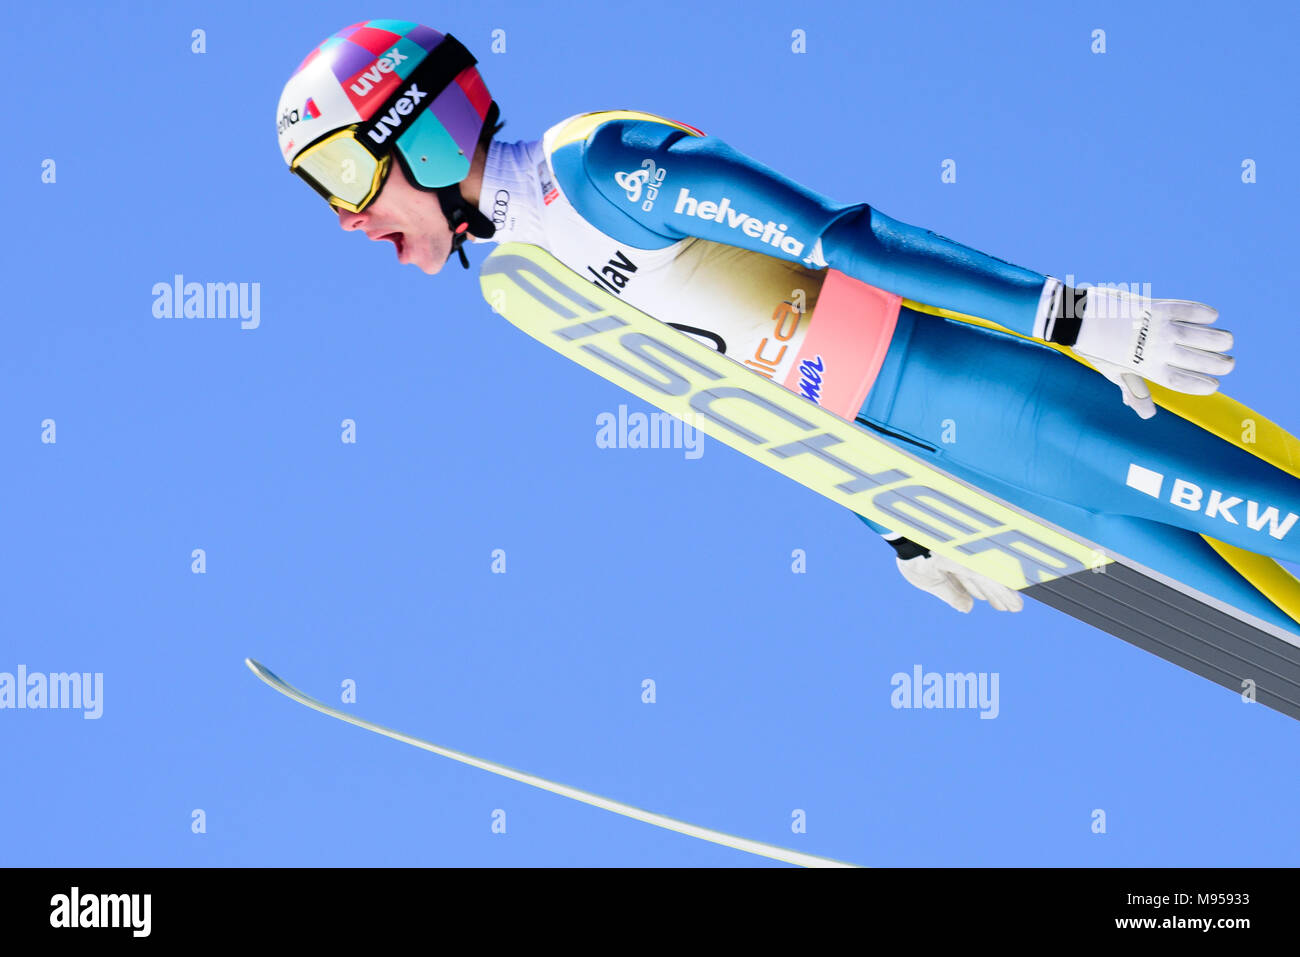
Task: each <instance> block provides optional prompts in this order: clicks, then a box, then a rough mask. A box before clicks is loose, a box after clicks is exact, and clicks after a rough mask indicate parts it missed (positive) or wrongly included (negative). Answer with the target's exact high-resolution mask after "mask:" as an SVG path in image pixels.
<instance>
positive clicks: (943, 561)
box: [895, 552, 1025, 613]
mask: <svg viewBox="0 0 1300 957" xmlns="http://www.w3.org/2000/svg"><path fill="white" fill-rule="evenodd" d="M895 561H896V562H898V570H899V571H900V572H902V573H903V577H904V578H906V579H907V580H908V581H909V582H910V583H911V584H913V585H915V586H916V587H917V588H919V589H921V591H928V592H929V593H930V594H931V595H934V596H935V597H936V598H939V599H942V600H943V601H945V602H947V603H948V604H949V605H951V606H952V607H953V608H956V609H957V610H958V611H960V612H963V613H965V612H968V611H970V610H971V608H972V607H974V605H975V599H976V598H979V599H982V600H984V601H986V602H988V603H989V604H990V605H992V606H993V607H994V608H996V609H997V610H998V611H1020V609H1021V608H1024V607H1025V600H1024V598H1022V597H1021V596H1020V593H1019V592H1017V591H1014V590H1013V589H1010V588H1008V587H1007V586H1006V585H1003V584H1000V583H998V582H995V581H994V580H993V579H992V578H989V577H987V576H985V575H981V574H979V573H978V572H973V571H970V570H969V569H968V568H965V567H964V566H962V565H958V564H957V563H956V562H954V561H953V560H952V559H949V558H945V557H944V556H942V555H936V554H934V553H933V552H931V553H930V554H929V556H924V555H917V556H916V557H915V558H896V559H895Z"/></svg>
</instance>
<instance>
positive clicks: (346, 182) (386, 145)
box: [289, 34, 477, 213]
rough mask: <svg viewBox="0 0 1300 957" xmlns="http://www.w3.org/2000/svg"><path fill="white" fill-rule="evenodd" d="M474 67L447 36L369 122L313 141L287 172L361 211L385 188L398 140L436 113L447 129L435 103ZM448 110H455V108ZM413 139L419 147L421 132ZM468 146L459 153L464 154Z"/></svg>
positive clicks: (344, 206) (336, 204)
mask: <svg viewBox="0 0 1300 957" xmlns="http://www.w3.org/2000/svg"><path fill="white" fill-rule="evenodd" d="M476 63H477V61H476V60H475V59H474V55H473V54H472V53H470V52H469V51H468V50H466V49H465V47H464V46H462V45H461V43H460V41H458V40H457V39H456V38H455V37H453V36H452V35H451V34H447V35H446V36H444V37H443V38H442V42H441V43H439V44H438V46H437V47H435V48H434V49H433V51H432V52H430V53H429V54H428V55H427V56H426V57H425V58H424V59H423V60H422V61H421V62H420V63H419V64H418V65H417V66H416V68H415V69H414V70H412V71H411V72H410V74H409V75H408V76H406V77H404V78H403V79H402V82H401V83H399V84H398V85H397V88H396V89H395V90H394V91H393V92H392V94H391V95H390V96H389V97H388V99H387V100H385V101H384V102H383V103H382V104H380V106H379V107H378V108H377V109H376V110H375V111H374V112H373V113H372V115H371V117H370V118H369V119H366V120H362V121H360V122H359V123H354V124H352V125H351V126H346V127H344V128H343V129H340V130H336V131H334V132H333V133H330V134H329V135H327V136H325V137H323V138H322V139H320V140H319V141H317V142H315V143H312V144H311V145H310V146H308V147H307V148H306V149H304V150H303V151H302V152H301V153H299V154H298V155H297V156H296V157H294V159H293V162H291V163H290V164H289V169H290V170H291V171H292V172H293V173H295V174H297V175H298V177H299V178H300V179H302V180H304V181H306V183H307V185H309V186H310V187H311V188H312V189H314V190H315V191H316V192H318V193H320V195H321V196H323V197H324V198H325V201H326V202H327V203H329V204H330V205H331V206H333V207H335V208H338V209H346V210H347V211H348V212H350V213H359V212H361V211H362V210H363V209H365V208H366V207H367V206H369V205H370V204H371V203H372V202H374V199H375V197H376V196H378V195H379V191H380V190H381V189H383V188H384V181H385V180H386V179H387V178H388V173H389V171H390V170H391V169H392V164H393V155H392V154H393V150H395V149H396V148H397V146H396V143H397V141H398V139H399V138H401V137H402V136H403V135H405V134H407V133H410V132H411V131H412V130H413V128H416V127H417V125H418V124H419V123H420V121H421V119H422V117H423V115H424V113H425V111H426V110H433V111H435V113H434V116H435V118H436V122H437V123H439V124H444V126H445V125H446V123H447V122H450V121H449V120H448V119H447V118H446V117H443V116H441V115H439V114H438V112H437V110H436V107H435V106H434V101H435V100H437V98H438V96H439V95H440V94H441V93H442V92H443V91H444V90H446V89H447V87H449V86H450V85H451V84H452V83H453V82H454V81H455V79H456V77H457V76H458V75H459V74H460V73H461V72H462V71H464V70H467V69H469V68H470V67H472V66H474V65H475V64H476ZM413 107H414V108H413ZM447 109H454V104H453V105H450V106H448V107H447ZM457 118H458V119H459V117H457ZM451 125H453V126H458V125H460V124H455V123H452V124H451ZM476 131H477V128H476ZM414 135H415V137H416V143H417V144H418V143H419V140H420V136H419V133H418V132H417V133H415V134H414ZM445 135H446V134H444V137H445ZM444 141H445V140H444ZM453 145H454V144H453ZM465 148H467V147H465ZM465 148H462V149H461V151H460V152H461V154H462V156H463V154H464V150H465ZM460 161H461V162H466V160H464V159H461V160H460Z"/></svg>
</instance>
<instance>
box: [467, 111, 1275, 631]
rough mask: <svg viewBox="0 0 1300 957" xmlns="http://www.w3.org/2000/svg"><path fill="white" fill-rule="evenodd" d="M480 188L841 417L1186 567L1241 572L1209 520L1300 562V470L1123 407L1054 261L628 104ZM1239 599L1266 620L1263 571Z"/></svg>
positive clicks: (1195, 581) (672, 315) (1252, 545)
mask: <svg viewBox="0 0 1300 957" xmlns="http://www.w3.org/2000/svg"><path fill="white" fill-rule="evenodd" d="M479 205H480V209H481V210H482V211H483V213H484V214H485V215H487V216H488V217H490V218H491V219H492V220H493V222H494V224H495V225H496V228H497V232H496V235H495V236H494V237H493V239H492V240H491V241H494V242H496V241H500V242H510V241H513V242H525V243H532V244H535V245H538V246H541V247H543V248H544V249H546V250H547V251H549V252H550V253H551V254H552V255H554V256H555V257H556V258H557V259H559V260H560V261H561V262H563V263H564V264H565V265H567V266H568V267H569V268H571V269H573V270H574V271H575V272H577V273H579V274H581V275H583V276H586V277H588V278H590V279H591V281H592V282H593V283H594V284H596V285H598V286H600V287H601V288H603V289H605V290H606V291H609V292H612V293H614V294H615V295H618V296H620V297H621V298H623V299H624V300H626V301H627V302H628V303H630V304H631V305H633V306H635V307H636V308H638V309H640V310H641V311H643V312H645V313H647V314H649V315H651V316H654V317H655V318H656V319H659V320H660V321H663V322H666V323H668V324H670V325H672V326H674V327H675V328H677V329H679V330H681V331H682V332H684V333H686V334H688V335H691V336H693V337H695V338H697V339H698V340H699V341H701V342H704V343H706V344H708V345H710V346H712V347H713V348H715V349H717V350H718V351H720V352H723V353H725V354H726V355H727V356H728V357H730V358H732V359H734V360H736V361H738V362H742V363H744V364H745V365H746V366H748V367H749V368H751V369H753V370H754V371H755V372H758V373H759V374H761V375H765V376H767V377H768V378H771V379H773V380H774V381H776V382H778V383H780V384H782V385H783V386H785V387H786V388H788V389H790V390H792V391H794V392H796V393H798V394H800V395H803V396H805V397H806V398H808V399H810V400H811V401H814V402H817V403H818V404H820V405H822V406H824V407H825V408H827V409H829V410H830V411H832V412H834V413H836V414H837V415H839V416H841V417H842V418H845V419H848V420H850V421H856V422H857V424H858V425H859V426H860V427H863V428H869V429H872V430H874V431H876V432H877V433H878V434H880V435H881V436H882V437H884V438H885V439H886V440H888V441H890V442H893V443H894V444H896V445H898V446H900V447H902V448H904V449H906V450H907V451H909V452H911V453H913V454H916V455H919V456H921V457H923V458H927V459H930V460H932V461H933V462H934V464H935V465H937V466H938V467H939V468H941V469H943V470H944V471H946V472H948V473H950V474H952V475H954V476H956V477H958V478H961V479H965V480H966V481H969V482H970V483H971V484H973V485H975V486H977V487H979V488H982V489H984V490H986V491H988V492H990V493H991V494H994V495H996V496H998V497H1000V498H1002V499H1004V500H1006V501H1008V502H1010V503H1012V504H1014V505H1017V506H1019V507H1022V508H1024V509H1026V510H1027V511H1029V512H1031V513H1033V514H1035V515H1038V516H1040V517H1042V518H1044V519H1047V520H1048V521H1051V522H1054V523H1056V524H1058V525H1060V526H1062V527H1064V528H1067V529H1069V530H1071V531H1074V532H1076V533H1077V534H1079V535H1082V536H1084V537H1086V538H1089V539H1091V540H1093V541H1096V542H1099V543H1104V544H1105V545H1106V546H1107V547H1110V548H1114V549H1115V550H1117V551H1119V552H1120V553H1122V554H1125V555H1128V556H1130V557H1131V558H1133V559H1135V560H1137V561H1140V562H1143V563H1145V564H1148V565H1150V566H1151V567H1154V568H1159V569H1161V570H1162V571H1164V572H1166V573H1167V574H1170V575H1173V576H1175V577H1178V578H1179V579H1180V580H1182V581H1184V582H1186V583H1187V584H1189V585H1192V586H1194V587H1199V588H1202V589H1203V590H1206V591H1208V592H1209V593H1211V594H1223V593H1224V591H1225V589H1226V590H1235V589H1236V588H1237V583H1235V582H1232V581H1230V580H1229V579H1228V578H1226V577H1225V576H1230V575H1231V574H1232V573H1231V572H1226V573H1225V572H1224V571H1223V570H1222V568H1221V567H1216V568H1215V569H1214V570H1213V571H1210V572H1207V571H1206V563H1204V562H1203V561H1201V560H1200V559H1201V558H1203V557H1204V556H1205V555H1206V554H1208V550H1209V549H1210V547H1211V546H1210V545H1209V544H1207V543H1206V541H1205V539H1204V538H1202V537H1201V536H1202V535H1206V536H1210V537H1211V538H1214V539H1216V540H1218V541H1221V542H1227V543H1229V544H1230V545H1234V546H1237V547H1239V548H1242V549H1245V550H1247V551H1250V552H1255V553H1259V554H1265V555H1272V556H1274V557H1277V558H1283V559H1287V560H1290V561H1297V562H1300V528H1297V519H1298V518H1300V478H1297V474H1296V469H1295V468H1292V469H1286V468H1283V467H1279V465H1278V464H1275V463H1274V462H1273V461H1269V460H1267V459H1266V458H1264V457H1261V455H1260V454H1259V453H1257V452H1253V451H1251V450H1249V446H1247V445H1245V444H1241V443H1238V442H1236V441H1235V440H1233V439H1232V438H1231V437H1230V436H1227V435H1220V434H1216V433H1215V432H1214V431H1210V430H1208V429H1206V428H1202V427H1201V426H1200V425H1198V424H1196V423H1195V422H1194V421H1191V420H1189V418H1186V417H1184V416H1183V415H1181V414H1174V413H1171V412H1169V411H1162V412H1160V413H1159V414H1157V415H1156V416H1155V417H1154V418H1152V419H1147V420H1143V419H1141V418H1139V417H1138V416H1137V415H1135V414H1134V412H1133V411H1132V410H1131V409H1129V408H1127V407H1126V406H1124V405H1123V403H1122V402H1121V400H1120V396H1119V394H1118V389H1117V388H1116V387H1115V386H1114V385H1113V384H1111V383H1110V382H1109V381H1107V380H1106V379H1105V378H1103V377H1102V376H1100V375H1099V374H1097V373H1096V372H1094V371H1093V370H1091V369H1090V368H1089V367H1087V366H1086V365H1084V364H1082V363H1081V362H1080V361H1078V360H1077V359H1075V358H1073V357H1072V354H1070V353H1068V351H1067V350H1065V349H1064V347H1060V346H1056V345H1054V344H1051V343H1049V342H1046V341H1044V339H1043V337H1044V335H1045V326H1046V325H1047V323H1048V322H1049V321H1050V315H1051V304H1052V302H1053V300H1054V297H1055V296H1056V295H1057V294H1058V292H1059V290H1060V288H1061V283H1060V281H1059V280H1057V279H1053V278H1052V277H1049V276H1046V275H1043V274H1041V273H1036V272H1033V271H1031V270H1028V269H1024V268H1021V267H1019V266H1014V265H1012V264H1010V263H1007V262H1004V261H1002V260H999V259H996V258H994V257H992V256H988V255H986V254H984V253H981V252H978V251H976V250H974V249H970V248H968V247H966V246H962V245H960V244H959V243H956V242H953V241H952V240H950V239H947V238H945V237H942V236H939V235H937V234H935V233H933V232H930V231H928V230H925V229H921V228H918V227H915V226H909V225H907V224H905V223H901V222H898V221H897V220H894V219H891V218H890V217H888V216H886V215H884V214H883V213H881V212H880V211H879V210H876V209H873V208H872V207H870V206H868V205H866V204H865V203H857V204H840V203H835V202H833V201H831V200H829V199H827V198H826V197H824V196H821V195H820V194H818V193H816V192H813V191H812V190H809V189H807V188H806V187H804V186H801V185H800V184H798V183H795V182H793V181H792V180H790V179H788V178H786V177H784V176H782V175H780V174H779V173H776V172H775V171H773V170H771V169H768V168H767V167H765V166H763V165H761V164H759V163H757V162H755V161H754V160H752V159H750V158H748V157H746V156H744V155H743V154H741V153H739V152H737V151H736V150H734V149H732V148H731V147H729V146H727V145H726V144H725V143H723V142H721V141H720V140H718V139H717V138H716V137H712V136H706V135H704V134H703V133H701V132H700V131H699V130H696V129H694V128H693V127H690V126H686V125H685V124H681V123H677V122H673V121H671V120H666V119H663V118H661V117H657V116H653V115H651V114H645V113H635V112H630V111H615V112H604V113H588V114H582V115H579V116H575V117H571V118H569V119H567V120H565V121H563V122H562V123H559V124H557V125H556V126H553V127H552V128H551V129H549V130H548V131H547V132H546V133H545V135H544V136H543V137H542V139H541V140H540V141H535V142H521V143H499V142H496V141H494V142H493V143H492V145H491V148H490V151H489V154H488V158H487V166H486V168H485V171H484V179H483V187H482V192H481V193H480V201H479ZM1188 398H1194V399H1205V400H1219V399H1222V400H1223V401H1224V402H1228V403H1231V400H1229V399H1227V398H1226V397H1221V396H1207V397H1188ZM1162 404H1164V403H1162ZM1246 411H1247V412H1248V411H1249V410H1246ZM1269 425H1271V423H1269ZM1273 428H1275V429H1276V427H1275V426H1274V427H1273ZM1278 431H1280V430H1278ZM1282 434H1283V435H1285V433H1282ZM1286 438H1287V439H1289V438H1290V437H1289V436H1286ZM1292 441H1294V440H1292ZM1296 465H1297V466H1300V459H1297V461H1296ZM863 521H864V522H866V523H867V524H868V525H869V526H871V527H872V528H874V529H875V530H876V531H878V532H881V533H885V532H887V531H888V530H887V529H884V528H882V527H881V526H879V525H877V524H875V523H873V522H870V521H867V520H866V519H863ZM1217 564H1218V565H1221V563H1217ZM1239 600H1240V602H1241V605H1242V607H1244V608H1246V609H1247V610H1252V611H1255V612H1256V613H1259V614H1263V615H1264V616H1265V617H1268V618H1270V619H1272V618H1275V614H1273V613H1272V612H1273V611H1274V610H1273V609H1271V608H1269V607H1268V606H1267V602H1261V600H1260V598H1259V596H1258V594H1257V593H1255V592H1253V590H1251V591H1250V592H1249V594H1246V593H1245V592H1243V594H1242V595H1241V596H1239Z"/></svg>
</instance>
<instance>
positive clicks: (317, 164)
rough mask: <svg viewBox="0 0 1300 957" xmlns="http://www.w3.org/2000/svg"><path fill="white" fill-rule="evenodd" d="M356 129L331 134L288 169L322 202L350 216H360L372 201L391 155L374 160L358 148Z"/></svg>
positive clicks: (352, 127)
mask: <svg viewBox="0 0 1300 957" xmlns="http://www.w3.org/2000/svg"><path fill="white" fill-rule="evenodd" d="M358 129H359V126H349V127H345V128H344V129H341V130H337V131H336V132H334V133H331V134H330V135H329V136H327V137H325V139H323V140H321V141H320V142H319V143H313V144H312V145H311V146H309V147H307V148H306V149H305V150H303V151H302V152H301V153H299V154H298V155H297V157H295V158H294V161H293V162H292V163H291V164H290V165H289V169H291V170H293V172H295V173H297V174H298V177H299V178H300V179H302V180H305V181H306V183H307V185H308V186H310V187H311V188H312V189H314V190H316V192H318V193H320V194H321V195H322V196H323V197H325V202H327V203H329V204H330V205H331V206H333V207H335V208H338V209H346V210H347V211H348V212H349V213H359V212H361V211H362V210H363V209H365V208H366V207H367V206H369V205H370V204H371V203H372V202H373V201H374V198H375V197H376V196H378V195H379V191H380V190H381V189H383V188H384V180H385V179H387V178H388V171H389V170H390V169H391V168H392V165H393V157H392V154H391V153H386V154H385V155H383V156H375V154H374V153H372V152H370V150H368V149H366V148H365V146H363V145H362V144H361V141H360V140H358V139H357V130H358Z"/></svg>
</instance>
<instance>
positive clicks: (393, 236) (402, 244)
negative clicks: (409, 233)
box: [376, 233, 406, 259]
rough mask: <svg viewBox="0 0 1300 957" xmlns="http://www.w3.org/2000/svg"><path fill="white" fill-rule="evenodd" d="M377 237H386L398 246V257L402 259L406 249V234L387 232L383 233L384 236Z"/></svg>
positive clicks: (382, 238)
mask: <svg viewBox="0 0 1300 957" xmlns="http://www.w3.org/2000/svg"><path fill="white" fill-rule="evenodd" d="M376 238H377V239H381V240H385V239H386V240H388V241H389V242H390V243H392V244H393V245H394V246H396V247H397V258H398V259H401V258H402V252H403V251H404V250H405V249H406V237H405V236H403V235H402V234H401V233H385V234H384V235H382V236H378V237H376Z"/></svg>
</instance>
